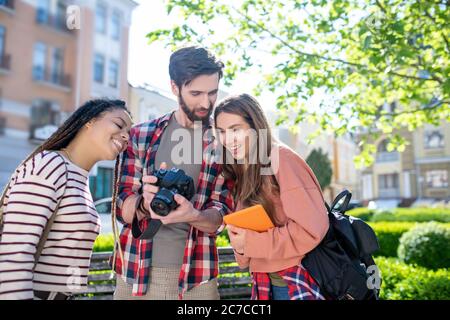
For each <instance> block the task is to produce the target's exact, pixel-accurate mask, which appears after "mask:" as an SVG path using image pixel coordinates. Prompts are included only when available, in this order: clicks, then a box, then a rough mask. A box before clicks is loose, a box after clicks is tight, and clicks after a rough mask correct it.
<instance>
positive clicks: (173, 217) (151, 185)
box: [139, 162, 200, 224]
mask: <svg viewBox="0 0 450 320" xmlns="http://www.w3.org/2000/svg"><path fill="white" fill-rule="evenodd" d="M166 167H167V165H166V163H165V162H163V163H162V164H161V167H160V170H161V169H163V170H165V169H166ZM142 182H143V183H144V187H143V201H142V202H141V206H142V207H141V211H144V212H146V213H147V215H149V216H150V218H151V219H157V220H161V223H163V224H170V223H179V222H184V223H190V222H194V221H196V219H197V218H198V216H199V215H200V212H199V211H198V210H197V209H195V208H194V206H193V205H192V203H191V202H190V201H189V200H188V199H186V198H185V197H183V196H182V195H180V194H175V195H174V197H173V199H174V200H175V202H176V204H177V205H178V206H177V208H176V209H174V210H172V211H170V214H168V215H166V216H164V215H159V214H156V213H155V211H153V210H152V208H151V203H152V200H153V199H154V198H155V195H156V194H157V193H158V192H159V191H160V187H159V186H157V185H156V183H157V182H158V177H156V176H144V177H143V178H142ZM144 217H145V216H143V215H142V214H141V215H140V216H139V218H140V219H142V218H144Z"/></svg>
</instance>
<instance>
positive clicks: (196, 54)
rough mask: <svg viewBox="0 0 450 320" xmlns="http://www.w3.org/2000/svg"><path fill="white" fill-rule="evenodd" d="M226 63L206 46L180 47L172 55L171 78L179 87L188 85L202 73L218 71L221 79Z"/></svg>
mask: <svg viewBox="0 0 450 320" xmlns="http://www.w3.org/2000/svg"><path fill="white" fill-rule="evenodd" d="M223 67H224V64H223V63H222V62H221V61H219V60H217V58H216V57H215V56H214V55H213V54H212V53H211V52H209V51H208V50H206V49H205V48H201V47H197V46H192V47H185V48H182V49H179V50H177V51H175V52H174V53H172V55H171V56H170V64H169V74H170V79H171V80H173V81H174V82H175V84H176V85H177V86H178V88H180V89H181V87H182V86H183V85H188V84H189V83H190V82H191V81H192V80H194V79H195V78H196V77H198V76H201V75H211V74H215V73H218V74H219V80H220V79H221V78H222V77H223V71H222V69H223Z"/></svg>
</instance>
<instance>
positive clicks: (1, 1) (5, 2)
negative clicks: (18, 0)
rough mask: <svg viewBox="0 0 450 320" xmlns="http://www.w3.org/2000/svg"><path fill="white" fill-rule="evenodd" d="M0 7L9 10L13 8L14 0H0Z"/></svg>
mask: <svg viewBox="0 0 450 320" xmlns="http://www.w3.org/2000/svg"><path fill="white" fill-rule="evenodd" d="M0 7H6V8H8V9H10V10H14V0H0Z"/></svg>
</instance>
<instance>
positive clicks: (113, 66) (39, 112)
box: [0, 0, 137, 197]
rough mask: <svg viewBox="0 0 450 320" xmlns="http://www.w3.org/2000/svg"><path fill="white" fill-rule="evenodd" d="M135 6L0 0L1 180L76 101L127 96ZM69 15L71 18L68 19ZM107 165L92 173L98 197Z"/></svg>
mask: <svg viewBox="0 0 450 320" xmlns="http://www.w3.org/2000/svg"><path fill="white" fill-rule="evenodd" d="M136 6H137V4H136V3H135V2H134V1H132V0H109V1H100V0H72V1H66V0H0V149H1V150H2V152H0V184H1V185H4V184H5V183H6V182H7V180H8V178H9V176H10V174H11V173H12V171H13V170H14V168H15V167H16V166H17V165H18V164H19V163H20V161H21V160H22V159H23V158H24V157H25V156H26V155H27V154H29V153H30V152H31V151H32V150H34V149H35V148H36V147H37V145H38V144H40V143H41V142H42V141H43V140H45V139H46V138H48V137H49V136H50V135H51V134H52V133H53V132H54V131H55V130H56V128H57V127H58V126H59V125H60V124H61V123H62V122H63V121H64V120H65V119H66V118H67V117H68V116H69V115H70V114H71V113H72V112H73V111H75V110H76V108H77V107H78V106H80V105H81V104H82V103H83V102H84V101H86V100H89V99H92V98H99V97H109V98H120V99H124V100H127V99H128V79H127V72H128V34H129V27H130V24H131V14H132V11H133V9H134V8H135V7H136ZM68 9H69V10H68ZM71 15H74V18H75V19H76V21H78V24H74V25H71V24H68V18H69V17H70V16H71ZM111 167H112V164H111V163H104V164H101V165H100V166H98V167H96V168H94V170H93V172H92V181H91V182H92V183H91V185H92V186H93V189H94V192H96V194H98V195H99V197H101V196H103V195H106V194H108V190H105V189H108V188H107V187H106V186H107V181H106V180H107V178H108V177H109V176H111V174H110V172H109V171H111V170H110V168H111ZM102 168H104V170H103V169H102ZM103 171H105V172H103ZM99 175H100V176H99Z"/></svg>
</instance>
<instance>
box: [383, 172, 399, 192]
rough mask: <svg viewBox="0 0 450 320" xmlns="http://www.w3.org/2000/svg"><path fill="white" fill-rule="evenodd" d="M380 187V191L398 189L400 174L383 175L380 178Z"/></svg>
mask: <svg viewBox="0 0 450 320" xmlns="http://www.w3.org/2000/svg"><path fill="white" fill-rule="evenodd" d="M378 185H379V188H380V189H397V188H398V173H393V174H381V175H379V176H378Z"/></svg>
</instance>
